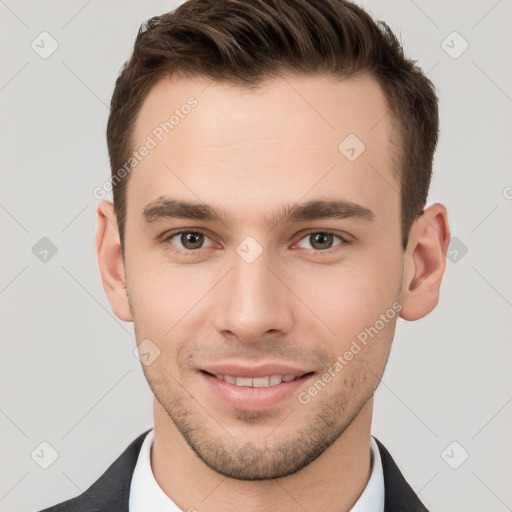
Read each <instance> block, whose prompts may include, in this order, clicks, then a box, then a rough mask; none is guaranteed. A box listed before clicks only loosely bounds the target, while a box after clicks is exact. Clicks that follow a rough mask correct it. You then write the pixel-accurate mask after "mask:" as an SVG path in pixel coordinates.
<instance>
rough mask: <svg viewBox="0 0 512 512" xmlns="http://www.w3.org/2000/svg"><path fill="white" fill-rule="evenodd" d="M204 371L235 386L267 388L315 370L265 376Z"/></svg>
mask: <svg viewBox="0 0 512 512" xmlns="http://www.w3.org/2000/svg"><path fill="white" fill-rule="evenodd" d="M203 372H204V373H206V374H208V375H211V376H212V377H216V378H217V379H219V380H223V381H225V382H228V383H229V384H234V385H235V386H240V387H248V388H251V387H252V388H267V387H269V386H278V385H279V384H282V383H283V382H292V381H294V380H296V379H300V378H302V377H304V376H305V375H310V374H311V373H313V372H309V373H305V374H303V375H291V374H288V375H267V376H263V377H243V376H239V377H237V376H235V375H222V374H217V375H213V374H212V373H209V372H206V371H204V370H203Z"/></svg>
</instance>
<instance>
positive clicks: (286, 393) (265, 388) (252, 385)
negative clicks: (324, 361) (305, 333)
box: [199, 367, 315, 411]
mask: <svg viewBox="0 0 512 512" xmlns="http://www.w3.org/2000/svg"><path fill="white" fill-rule="evenodd" d="M209 370H210V371H209ZM209 370H204V369H201V370H200V371H199V374H200V376H201V377H202V380H203V382H205V384H206V385H207V390H208V391H209V392H210V393H211V392H213V395H214V396H215V397H217V398H220V399H221V400H222V401H223V402H224V403H227V404H228V405H229V406H231V407H233V408H235V409H238V410H252V411H255V410H265V409H268V408H270V407H273V406H276V405H278V404H279V403H282V402H284V401H285V400H289V399H290V398H292V397H293V396H294V395H295V394H296V393H297V392H298V391H299V390H300V388H301V387H303V386H304V385H305V383H306V381H307V380H309V379H310V378H312V376H313V375H314V374H315V372H313V371H310V372H307V371H304V370H297V369H290V368H281V371H279V372H278V371H276V369H275V368H273V369H271V370H273V371H269V370H270V369H269V368H265V367H261V368H258V369H252V370H251V369H247V368H245V369H243V368H240V367H236V368H235V367H231V368H225V370H224V371H225V372H226V373H220V372H219V369H218V368H216V369H214V370H213V371H212V369H209ZM283 370H284V371H283Z"/></svg>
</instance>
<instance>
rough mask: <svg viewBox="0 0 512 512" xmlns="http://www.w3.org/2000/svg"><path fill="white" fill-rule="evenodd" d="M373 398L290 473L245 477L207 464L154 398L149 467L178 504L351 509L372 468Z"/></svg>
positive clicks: (313, 511)
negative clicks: (220, 471) (227, 474)
mask: <svg viewBox="0 0 512 512" xmlns="http://www.w3.org/2000/svg"><path fill="white" fill-rule="evenodd" d="M372 412H373V398H371V399H370V400H369V401H368V402H367V403H366V405H365V406H364V407H363V408H362V409H361V411H360V413H359V414H358V416H357V417H356V418H355V419H354V420H353V421H352V423H351V424H350V425H349V426H348V427H347V429H346V430H345V431H344V432H343V434H342V435H341V436H340V437H339V438H338V439H337V440H336V441H335V442H334V443H333V444H332V445H331V446H330V447H329V448H328V449H327V450H326V451H324V452H323V453H322V454H321V455H320V456H319V457H318V458H317V459H315V460H314V461H313V462H311V463H310V464H309V465H307V466H306V467H304V468H303V469H302V470H300V471H298V472H297V473H294V474H292V475H289V476H286V477H283V478H277V479H273V480H260V481H243V480H236V479H232V478H228V477H225V476H223V475H221V474H218V473H217V472H215V471H213V470H212V469H211V468H209V467H208V466H207V465H206V464H205V463H204V462H203V461H202V460H201V459H200V458H199V457H198V456H197V455H196V454H195V452H194V451H193V450H192V448H191V447H190V446H189V445H188V443H187V442H186V441H185V439H184V438H183V436H182V435H181V433H180V432H179V431H178V430H177V428H176V426H175V425H174V423H173V422H172V420H171V419H170V418H169V416H168V415H167V414H166V412H165V411H164V410H163V408H162V407H161V405H160V404H159V403H158V402H157V401H156V400H155V401H154V438H153V446H152V450H151V467H152V470H153V474H154V476H155V479H156V481H157V482H158V485H159V486H160V487H161V488H162V490H163V491H164V492H165V494H167V496H169V497H170V498H171V500H172V501H173V502H174V503H176V505H178V506H179V507H180V508H181V509H182V510H186V511H191V512H193V511H194V510H195V511H201V510H208V511H209V512H220V511H222V512H228V511H231V510H233V511H235V510H236V511H238V510H246V511H248V512H252V511H258V512H267V511H273V510H282V509H284V510H288V511H295V510H297V511H304V510H307V511H308V512H317V511H322V512H349V511H350V509H351V508H352V506H353V505H354V504H355V502H356V501H357V500H358V498H359V496H360V495H361V494H362V492H363V491H364V489H365V487H366V485H367V483H368V480H369V478H370V474H371V465H370V432H371V420H372Z"/></svg>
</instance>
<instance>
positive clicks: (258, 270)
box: [214, 252, 296, 343]
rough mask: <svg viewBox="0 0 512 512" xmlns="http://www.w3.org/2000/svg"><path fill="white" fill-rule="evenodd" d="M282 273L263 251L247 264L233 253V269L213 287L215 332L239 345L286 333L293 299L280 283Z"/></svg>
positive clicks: (289, 324) (283, 279) (282, 281)
mask: <svg viewBox="0 0 512 512" xmlns="http://www.w3.org/2000/svg"><path fill="white" fill-rule="evenodd" d="M286 274H287V273H286V271H285V270H283V268H282V267H279V266H278V265H276V264H273V263H272V262H271V261H270V259H269V258H268V257H267V254H266V253H265V252H263V253H262V254H261V255H260V256H259V257H258V258H257V259H256V260H255V261H253V262H251V263H248V262H247V261H245V260H244V259H243V258H242V257H240V256H239V255H238V254H236V253H235V255H234V258H233V268H232V269H231V271H230V272H229V273H228V275H227V276H226V279H223V280H222V286H220V287H219V286H217V287H216V289H217V296H216V297H215V301H216V308H217V312H216V315H215V317H214V318H215V328H216V329H217V331H218V332H219V333H221V335H222V336H224V337H231V338H235V339H238V340H239V341H240V342H243V343H257V342H259V341H262V337H268V335H269V334H270V333H271V334H272V335H273V336H277V337H279V335H284V334H287V333H289V332H290V330H291V328H292V325H293V304H294V302H293V301H294V300H296V299H295V298H294V296H293V294H292V293H291V292H290V290H289V288H287V286H286V285H285V284H284V283H286V282H287V280H288V281H289V278H288V279H287V277H286ZM267 339H268V338H267Z"/></svg>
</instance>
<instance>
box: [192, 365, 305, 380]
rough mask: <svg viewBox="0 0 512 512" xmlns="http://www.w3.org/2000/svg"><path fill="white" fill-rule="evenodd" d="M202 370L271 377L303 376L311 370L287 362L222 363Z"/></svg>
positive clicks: (212, 372) (204, 367) (214, 372)
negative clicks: (256, 364)
mask: <svg viewBox="0 0 512 512" xmlns="http://www.w3.org/2000/svg"><path fill="white" fill-rule="evenodd" d="M201 370H203V371H205V372H208V373H211V374H213V375H230V376H232V377H248V378H257V377H271V376H272V375H295V376H296V377H302V376H303V375H305V374H306V373H311V370H305V369H303V368H298V367H296V366H288V365H285V364H263V365H258V366H247V365H243V364H239V363H222V364H220V363H219V364H212V365H207V366H203V367H202V368H201Z"/></svg>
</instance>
